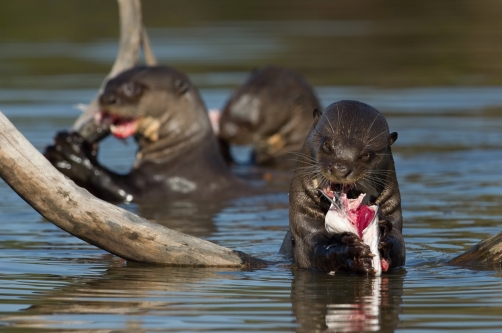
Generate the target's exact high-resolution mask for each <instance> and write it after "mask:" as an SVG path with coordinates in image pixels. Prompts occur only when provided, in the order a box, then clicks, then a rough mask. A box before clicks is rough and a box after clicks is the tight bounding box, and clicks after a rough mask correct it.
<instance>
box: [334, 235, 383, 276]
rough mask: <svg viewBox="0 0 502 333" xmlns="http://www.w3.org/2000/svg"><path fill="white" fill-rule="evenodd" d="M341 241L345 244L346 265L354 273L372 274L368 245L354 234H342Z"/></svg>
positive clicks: (371, 255)
mask: <svg viewBox="0 0 502 333" xmlns="http://www.w3.org/2000/svg"><path fill="white" fill-rule="evenodd" d="M342 243H343V244H344V245H346V246H347V261H346V265H345V266H346V267H347V268H348V269H349V271H351V272H354V273H363V274H372V273H374V269H373V266H372V259H373V257H374V256H375V255H374V254H372V253H371V250H370V247H369V246H368V245H366V244H364V242H363V241H362V240H361V239H360V238H359V237H358V236H357V235H355V234H352V233H344V234H342Z"/></svg>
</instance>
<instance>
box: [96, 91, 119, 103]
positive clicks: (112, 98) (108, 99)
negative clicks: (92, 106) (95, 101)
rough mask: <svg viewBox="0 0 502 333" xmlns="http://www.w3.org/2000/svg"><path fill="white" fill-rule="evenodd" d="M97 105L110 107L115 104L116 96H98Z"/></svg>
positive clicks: (108, 94)
mask: <svg viewBox="0 0 502 333" xmlns="http://www.w3.org/2000/svg"><path fill="white" fill-rule="evenodd" d="M99 103H100V104H104V105H111V104H115V103H117V95H116V94H114V93H109V92H104V93H103V94H102V95H101V96H99Z"/></svg>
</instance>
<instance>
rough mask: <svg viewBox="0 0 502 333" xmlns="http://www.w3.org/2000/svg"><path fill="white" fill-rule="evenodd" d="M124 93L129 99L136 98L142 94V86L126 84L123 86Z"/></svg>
mask: <svg viewBox="0 0 502 333" xmlns="http://www.w3.org/2000/svg"><path fill="white" fill-rule="evenodd" d="M122 92H123V93H124V95H126V96H127V97H130V98H132V97H136V96H138V95H139V94H141V86H139V85H137V84H134V83H126V84H124V85H123V86H122Z"/></svg>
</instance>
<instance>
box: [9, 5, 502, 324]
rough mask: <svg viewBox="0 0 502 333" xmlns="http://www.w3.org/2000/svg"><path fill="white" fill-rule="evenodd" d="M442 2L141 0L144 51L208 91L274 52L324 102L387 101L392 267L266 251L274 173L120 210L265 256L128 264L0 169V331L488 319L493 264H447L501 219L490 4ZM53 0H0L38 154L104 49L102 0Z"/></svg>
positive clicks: (18, 100) (499, 88)
mask: <svg viewBox="0 0 502 333" xmlns="http://www.w3.org/2000/svg"><path fill="white" fill-rule="evenodd" d="M445 2H446V3H447V6H446V5H444V3H445ZM445 2H442V3H443V4H441V3H440V2H435V1H410V2H407V3H406V6H403V7H401V6H400V5H398V4H397V3H394V6H391V7H386V8H387V10H386V11H383V10H377V9H379V8H382V7H381V6H380V5H379V6H376V7H375V4H373V5H370V4H368V3H364V4H363V3H361V4H353V5H350V6H349V5H348V4H347V3H345V2H335V1H331V2H330V1H326V2H324V1H319V2H316V3H315V4H313V5H312V7H309V8H308V10H306V9H304V8H303V7H302V6H301V5H300V3H299V2H298V3H297V2H290V1H288V2H287V6H286V2H283V1H277V2H270V1H254V2H239V6H237V5H234V4H233V2H228V1H223V0H211V1H196V0H192V1H187V2H183V3H180V2H167V1H165V2H157V1H145V4H144V7H145V21H146V22H148V23H147V26H149V25H151V26H152V29H151V30H150V31H151V37H152V43H153V48H154V51H155V53H156V54H157V56H158V58H159V59H160V61H161V62H162V63H165V64H170V65H173V66H176V67H177V68H180V69H182V70H184V71H186V72H188V73H189V75H190V77H191V78H192V80H193V81H194V82H196V84H197V85H198V86H199V87H200V88H201V92H202V95H203V98H204V100H205V101H206V104H207V105H208V107H211V108H213V107H221V106H222V104H223V103H224V102H225V100H226V99H227V98H228V96H229V94H230V92H231V88H232V86H234V85H235V84H238V83H239V82H241V81H242V80H243V79H244V78H245V76H246V75H247V72H248V71H249V69H250V68H252V67H254V66H259V65H263V64H267V63H276V64H282V65H285V66H288V67H290V68H293V69H296V70H298V71H300V72H302V73H303V74H304V75H306V76H307V78H308V79H309V81H311V82H313V83H314V84H315V85H316V90H317V92H318V94H319V96H320V98H321V101H322V104H323V105H327V104H329V103H331V102H333V101H336V100H339V99H342V98H343V99H349V98H350V99H356V100H360V101H363V102H366V103H369V104H371V105H372V106H374V107H376V108H377V109H379V110H381V111H382V112H383V113H384V114H385V116H386V117H387V120H388V122H389V125H390V128H391V130H392V131H397V132H398V133H399V138H398V140H397V142H396V143H395V144H394V146H393V152H394V157H395V161H396V169H397V174H398V180H399V184H400V189H401V194H402V206H403V215H404V230H403V233H404V237H405V241H406V247H407V262H406V266H405V267H404V268H402V269H399V270H397V271H394V272H391V273H389V274H384V275H383V276H382V277H380V278H371V277H364V276H348V275H345V274H335V275H329V274H325V273H316V272H310V271H304V270H297V269H292V268H291V267H290V265H289V263H288V262H285V261H283V260H282V258H281V257H280V256H278V255H277V251H278V249H279V246H280V244H281V242H282V239H283V236H284V232H285V230H286V228H287V225H288V196H287V191H288V183H289V178H287V177H282V178H281V177H279V178H276V179H274V181H273V182H272V183H266V182H263V181H261V182H260V181H258V182H257V184H258V186H263V187H274V188H275V189H278V190H279V192H278V193H277V194H273V195H267V196H256V197H252V198H245V199H239V200H234V201H230V202H224V203H194V202H190V201H181V202H171V203H167V204H166V206H165V207H163V209H158V208H157V209H152V207H147V206H140V205H136V204H131V205H124V206H123V207H124V208H126V209H128V210H131V211H133V212H135V213H138V214H140V215H142V216H145V217H148V218H150V219H152V220H153V221H156V222H158V223H162V224H164V225H166V226H168V227H171V228H173V229H176V230H180V231H183V232H186V233H190V234H193V235H196V236H198V237H202V238H204V239H207V240H210V241H213V242H216V243H218V244H221V245H223V246H226V247H229V248H232V249H236V250H240V251H244V252H246V253H249V254H251V255H253V256H256V257H259V258H263V259H266V260H270V261H273V262H275V264H274V265H271V266H269V267H267V268H263V269H257V270H239V269H221V268H219V269H201V268H197V269H195V268H175V267H159V266H151V265H145V264H137V263H129V262H125V261H124V260H122V259H120V258H118V257H115V256H113V255H110V254H108V253H106V252H104V251H102V250H100V249H97V248H95V247H93V246H91V245H88V244H87V243H85V242H83V241H80V240H79V239H77V238H75V237H73V236H71V235H69V234H67V233H66V232H64V231H62V230H60V229H58V228H57V227H55V226H54V225H52V224H51V223H50V222H48V221H46V220H44V219H43V218H42V217H41V216H40V215H39V214H38V213H36V212H35V211H34V210H33V209H32V208H31V207H29V206H28V205H27V204H26V203H25V202H24V201H23V200H22V199H20V198H19V197H18V196H17V195H16V194H15V193H14V192H13V191H12V190H11V189H10V188H9V187H8V186H7V185H6V184H4V183H3V182H0V221H2V223H0V331H1V332H196V331H197V332H201V331H216V332H223V331H228V332H252V331H260V332H272V331H274V332H275V331H282V332H359V331H370V332H371V331H383V332H392V331H395V332H423V331H432V332H458V331H463V332H499V331H501V330H502V301H501V299H502V274H501V273H500V272H499V271H489V270H487V271H475V270H469V269H466V268H460V267H454V266H448V265H447V264H446V262H447V261H448V259H451V258H453V257H455V256H456V255H458V254H460V253H462V252H463V251H465V250H467V249H468V248H470V247H471V246H473V245H474V244H476V243H477V242H478V241H479V240H481V239H485V238H487V237H489V236H491V235H493V234H495V233H498V232H499V231H500V230H501V229H500V226H501V223H500V220H501V217H502V208H501V207H500V202H501V201H500V198H501V197H502V177H501V175H500V170H502V98H501V96H502V74H501V73H502V71H500V68H502V64H501V62H500V59H502V56H501V53H502V52H501V50H500V47H498V46H497V45H499V43H497V42H495V41H496V40H498V39H497V38H498V35H497V33H496V32H497V31H500V28H501V27H500V22H501V21H500V19H499V16H498V15H496V14H495V13H497V10H496V9H497V8H500V4H498V3H497V2H490V1H480V2H479V4H478V3H476V4H475V3H470V4H469V6H466V5H465V4H464V3H463V2H461V1H445ZM55 3H57V4H58V7H57V8H58V10H59V11H60V12H54V10H55V7H50V6H49V7H50V8H46V7H47V6H48V5H50V4H51V2H49V1H38V2H37V4H32V3H31V2H29V3H28V2H26V3H24V4H23V1H16V2H12V1H11V2H0V13H9V15H10V16H8V17H7V18H9V19H4V20H3V21H2V22H5V23H4V26H3V27H0V29H1V31H2V34H0V35H1V36H0V73H1V75H0V110H2V112H3V113H4V114H6V115H7V117H8V118H9V119H10V120H11V121H12V122H13V123H14V124H15V125H16V127H17V128H18V129H19V130H20V131H21V132H22V133H23V134H24V135H25V136H26V137H27V138H28V140H29V141H30V142H32V143H33V144H34V145H35V147H36V148H37V149H39V150H43V149H44V147H45V146H46V145H47V144H49V143H50V141H51V138H52V137H53V135H54V134H55V132H57V131H59V130H61V129H65V128H68V127H69V126H70V125H71V124H72V123H73V121H74V120H75V119H76V117H77V116H78V114H79V111H77V110H75V109H72V105H74V104H77V103H82V102H84V103H85V102H87V101H89V100H90V99H91V98H92V97H93V96H94V94H95V92H96V89H97V87H98V86H99V84H100V81H101V79H102V78H103V76H104V75H105V73H106V71H107V70H108V69H109V68H110V65H111V62H112V61H113V58H114V56H115V52H116V42H117V41H116V32H117V31H116V21H114V20H116V18H115V17H116V9H115V7H114V3H113V2H102V1H91V0H85V1H84V0H75V1H74V2H65V1H58V2H55ZM88 3H90V4H94V5H97V4H99V5H100V6H101V7H100V10H99V11H95V10H93V8H92V6H88V5H85V4H88ZM412 4H413V6H412V9H411V10H410V8H409V6H411V5H412ZM52 5H53V6H55V5H54V4H52ZM44 6H46V7H44ZM221 6H226V7H224V8H226V9H225V10H222V9H221V8H223V7H221ZM351 6H352V7H351ZM445 6H446V7H445ZM490 6H491V7H490ZM445 10H446V12H445ZM61 12H62V13H65V15H61V14H60V13H61ZM39 13H40V14H43V15H38V14H39ZM445 13H447V14H448V15H445ZM90 16H92V17H93V19H94V20H95V21H94V22H95V23H94V24H93V25H90V24H89V23H88V22H89V17H90ZM319 18H321V20H319ZM21 21H22V22H23V25H22V26H20V24H19V22H21ZM166 21H167V22H168V24H167V23H166ZM424 22H427V24H424ZM467 23H469V24H467ZM62 26H63V27H66V28H64V29H62V28H61V27H62ZM114 29H115V30H114ZM480 36H481V37H482V38H481V37H480ZM479 50H483V52H478V51H479ZM135 149H136V147H135V145H134V143H133V142H132V141H127V142H126V143H122V142H119V141H118V140H114V139H112V138H110V139H106V140H105V141H104V142H103V144H102V146H101V148H100V160H101V161H102V162H103V163H104V164H105V165H107V166H109V167H110V168H113V169H114V170H118V171H120V172H127V170H128V169H129V167H130V165H131V163H132V161H133V159H134V153H135ZM235 172H236V173H239V174H241V175H247V174H249V173H250V172H251V171H250V170H249V169H248V168H246V167H239V168H236V169H235Z"/></svg>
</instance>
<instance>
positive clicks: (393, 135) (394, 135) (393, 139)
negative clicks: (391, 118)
mask: <svg viewBox="0 0 502 333" xmlns="http://www.w3.org/2000/svg"><path fill="white" fill-rule="evenodd" d="M396 140H397V132H392V133H390V135H389V146H392V144H393V143H394V142H396Z"/></svg>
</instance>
